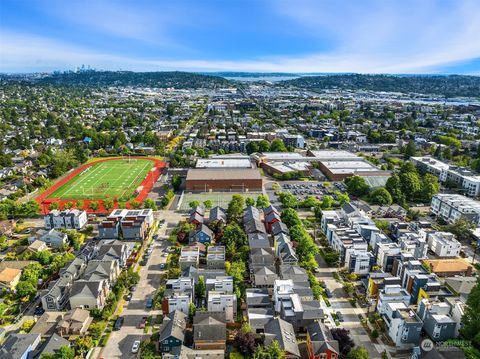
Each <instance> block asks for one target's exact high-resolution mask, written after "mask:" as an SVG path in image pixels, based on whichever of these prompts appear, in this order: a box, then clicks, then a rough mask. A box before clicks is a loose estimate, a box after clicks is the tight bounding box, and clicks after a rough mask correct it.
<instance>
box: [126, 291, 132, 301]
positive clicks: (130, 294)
mask: <svg viewBox="0 0 480 359" xmlns="http://www.w3.org/2000/svg"><path fill="white" fill-rule="evenodd" d="M132 295H133V294H132V292H130V293H128V294H127V297H126V298H125V299H126V300H127V302H129V301H131V300H132Z"/></svg>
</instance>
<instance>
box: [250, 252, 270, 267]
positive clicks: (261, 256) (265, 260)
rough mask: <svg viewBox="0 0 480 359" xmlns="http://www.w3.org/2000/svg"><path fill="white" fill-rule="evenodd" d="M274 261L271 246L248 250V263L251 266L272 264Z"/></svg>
mask: <svg viewBox="0 0 480 359" xmlns="http://www.w3.org/2000/svg"><path fill="white" fill-rule="evenodd" d="M274 262H275V257H274V255H273V250H272V249H271V248H254V249H252V250H251V251H250V263H251V264H252V265H253V266H258V265H272V264H273V263H274Z"/></svg>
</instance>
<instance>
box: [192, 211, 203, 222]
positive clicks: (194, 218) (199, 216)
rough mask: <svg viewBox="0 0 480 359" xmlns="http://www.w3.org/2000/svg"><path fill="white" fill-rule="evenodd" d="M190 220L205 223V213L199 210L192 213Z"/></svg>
mask: <svg viewBox="0 0 480 359" xmlns="http://www.w3.org/2000/svg"><path fill="white" fill-rule="evenodd" d="M189 221H190V223H192V222H193V221H197V222H198V223H203V214H200V213H198V212H193V213H192V214H190V219H189Z"/></svg>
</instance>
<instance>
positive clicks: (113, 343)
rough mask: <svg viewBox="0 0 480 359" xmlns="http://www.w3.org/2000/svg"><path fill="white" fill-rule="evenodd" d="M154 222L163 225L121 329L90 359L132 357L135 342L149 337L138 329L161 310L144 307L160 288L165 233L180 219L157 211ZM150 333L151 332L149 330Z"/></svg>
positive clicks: (127, 308) (128, 304)
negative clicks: (143, 318) (143, 321)
mask: <svg viewBox="0 0 480 359" xmlns="http://www.w3.org/2000/svg"><path fill="white" fill-rule="evenodd" d="M156 217H157V219H165V223H164V224H163V225H162V226H161V228H160V229H159V230H158V232H157V233H158V235H159V238H160V239H161V240H160V241H153V242H152V248H153V252H152V254H151V256H150V259H149V260H148V262H147V264H146V265H145V266H143V267H141V269H140V282H139V283H138V285H137V288H136V290H135V292H134V293H133V296H132V300H131V301H130V302H125V304H124V306H123V310H122V312H121V314H120V316H122V317H124V318H125V322H124V323H123V326H122V328H121V329H120V330H119V331H113V332H112V334H111V335H110V339H109V340H108V343H107V345H106V346H105V347H104V348H102V349H101V350H99V349H97V350H96V351H95V352H94V355H93V356H92V358H105V359H107V358H108V359H110V358H135V357H136V355H135V354H133V353H132V345H133V342H134V341H135V340H142V339H143V338H144V337H146V336H148V334H145V333H144V330H143V329H140V328H138V324H139V323H140V321H141V319H142V317H143V316H149V315H152V316H154V317H155V316H156V315H157V314H159V313H160V310H148V309H146V308H145V304H146V301H147V298H153V297H154V294H155V291H156V290H157V289H158V288H159V286H160V278H161V273H162V270H160V264H161V263H165V261H166V259H167V258H166V257H163V256H162V253H163V250H164V249H165V248H166V247H168V245H169V243H168V242H167V241H166V238H168V232H169V231H170V230H171V228H173V227H174V226H175V225H176V224H177V223H178V222H179V221H180V220H181V219H182V218H183V217H182V216H181V215H180V214H177V213H175V212H173V211H159V212H157V216H156ZM150 332H151V331H150Z"/></svg>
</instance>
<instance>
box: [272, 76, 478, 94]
mask: <svg viewBox="0 0 480 359" xmlns="http://www.w3.org/2000/svg"><path fill="white" fill-rule="evenodd" d="M279 85H281V86H288V85H291V86H296V87H302V88H305V89H310V90H323V89H335V88H337V89H344V90H371V91H387V92H403V93H409V92H415V93H422V94H435V95H439V96H446V97H456V96H465V97H480V77H478V76H461V75H449V76H440V75H435V76H405V75H402V76H393V75H359V74H351V75H326V76H305V77H300V78H297V79H293V80H287V81H282V82H279Z"/></svg>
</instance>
